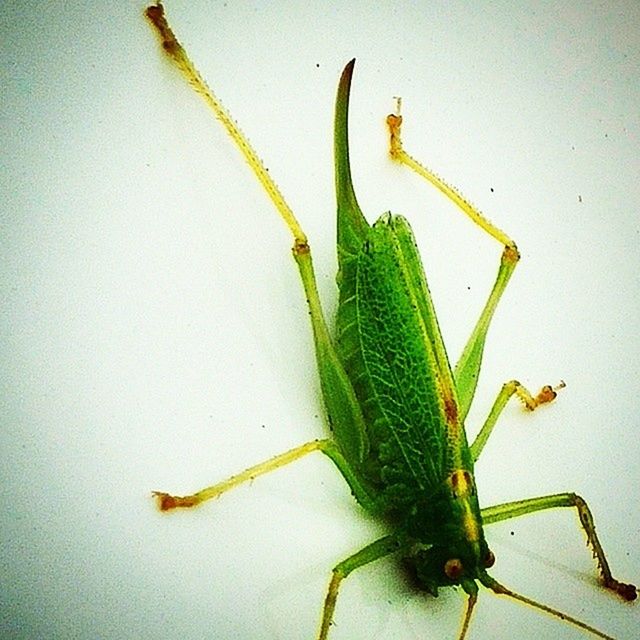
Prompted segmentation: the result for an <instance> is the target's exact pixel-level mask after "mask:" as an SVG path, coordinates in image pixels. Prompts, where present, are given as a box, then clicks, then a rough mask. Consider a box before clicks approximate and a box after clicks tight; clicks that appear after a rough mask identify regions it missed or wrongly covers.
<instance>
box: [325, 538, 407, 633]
mask: <svg viewBox="0 0 640 640" xmlns="http://www.w3.org/2000/svg"><path fill="white" fill-rule="evenodd" d="M399 549H400V545H399V543H398V541H397V540H396V539H395V538H394V537H393V536H385V537H384V538H380V539H379V540H376V541H375V542H372V543H371V544H369V545H367V546H366V547H364V549H360V551H358V552H357V553H354V554H353V555H352V556H350V557H348V558H347V559H346V560H343V561H342V562H340V563H339V564H337V565H336V566H335V567H334V569H333V572H332V574H331V582H330V583H329V589H328V590H327V595H326V597H325V600H324V609H323V610H322V622H321V624H320V633H319V634H318V640H326V639H327V636H328V634H329V628H330V627H331V621H332V620H333V613H334V611H335V608H336V601H337V599H338V590H339V589H340V583H341V582H342V581H343V580H344V579H345V578H346V577H347V576H348V575H349V574H350V573H351V572H352V571H355V570H356V569H358V568H360V567H363V566H364V565H366V564H369V563H370V562H374V561H375V560H378V559H380V558H384V557H385V556H388V555H389V554H391V553H395V552H396V551H398V550H399Z"/></svg>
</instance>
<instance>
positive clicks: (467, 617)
mask: <svg viewBox="0 0 640 640" xmlns="http://www.w3.org/2000/svg"><path fill="white" fill-rule="evenodd" d="M476 602H478V596H477V595H476V594H475V593H472V594H469V598H468V599H467V609H466V611H465V612H464V620H463V621H462V629H461V631H460V635H459V636H458V640H464V638H465V636H466V635H467V631H468V630H469V623H470V622H471V614H472V613H473V608H474V607H475V606H476Z"/></svg>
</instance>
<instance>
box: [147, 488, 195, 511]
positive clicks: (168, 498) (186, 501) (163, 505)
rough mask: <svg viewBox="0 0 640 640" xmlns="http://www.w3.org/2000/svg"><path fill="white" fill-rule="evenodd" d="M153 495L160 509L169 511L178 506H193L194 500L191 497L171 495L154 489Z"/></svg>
mask: <svg viewBox="0 0 640 640" xmlns="http://www.w3.org/2000/svg"><path fill="white" fill-rule="evenodd" d="M153 496H154V497H155V499H156V502H157V504H158V509H160V511H171V510H172V509H177V508H178V507H193V506H194V505H195V504H196V502H195V500H193V498H183V497H181V496H172V495H170V494H168V493H162V492H161V491H154V492H153Z"/></svg>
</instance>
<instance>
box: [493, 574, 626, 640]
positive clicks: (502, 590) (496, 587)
mask: <svg viewBox="0 0 640 640" xmlns="http://www.w3.org/2000/svg"><path fill="white" fill-rule="evenodd" d="M481 581H482V583H483V584H484V585H485V587H489V589H491V590H492V591H493V592H494V593H495V594H497V595H502V596H509V598H513V599H514V600H518V601H520V602H524V604H528V605H529V606H531V607H534V608H535V609H540V611H544V612H545V613H549V614H550V615H552V616H554V617H556V618H560V620H564V622H568V623H569V624H572V625H574V626H576V627H579V628H580V629H583V630H584V631H587V632H588V633H592V634H593V635H594V636H598V638H604V640H615V638H613V637H611V636H609V635H607V634H606V633H603V632H602V631H600V630H598V629H596V628H595V627H592V626H591V625H589V624H587V623H586V622H582V620H578V619H577V618H574V617H573V616H570V615H569V614H567V613H564V612H563V611H559V610H558V609H554V608H553V607H549V606H548V605H546V604H542V603H541V602H537V601H536V600H532V599H531V598H527V596H523V595H521V594H519V593H516V592H515V591H511V589H507V587H505V586H504V585H502V584H500V583H499V582H498V581H496V580H494V579H493V578H492V577H490V576H488V575H484V576H483V577H482V580H481Z"/></svg>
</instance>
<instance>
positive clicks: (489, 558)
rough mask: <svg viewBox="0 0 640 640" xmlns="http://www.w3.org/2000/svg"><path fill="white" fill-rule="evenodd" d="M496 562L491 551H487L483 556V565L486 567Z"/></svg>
mask: <svg viewBox="0 0 640 640" xmlns="http://www.w3.org/2000/svg"><path fill="white" fill-rule="evenodd" d="M495 562H496V557H495V556H494V555H493V551H487V555H486V556H485V557H484V566H485V567H486V568H487V569H488V568H489V567H493V565H494V564H495Z"/></svg>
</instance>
